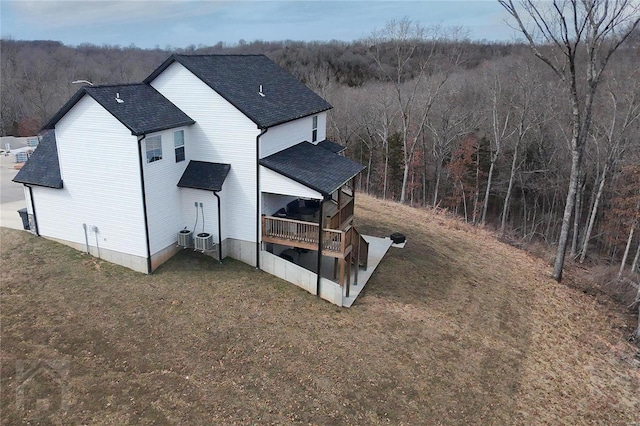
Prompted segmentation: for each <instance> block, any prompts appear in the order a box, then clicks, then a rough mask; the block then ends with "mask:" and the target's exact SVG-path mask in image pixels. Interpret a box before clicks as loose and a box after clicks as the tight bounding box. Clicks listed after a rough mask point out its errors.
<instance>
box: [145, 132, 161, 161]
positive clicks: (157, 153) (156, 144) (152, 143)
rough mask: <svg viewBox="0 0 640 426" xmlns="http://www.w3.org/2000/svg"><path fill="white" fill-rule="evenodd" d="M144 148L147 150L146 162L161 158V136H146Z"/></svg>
mask: <svg viewBox="0 0 640 426" xmlns="http://www.w3.org/2000/svg"><path fill="white" fill-rule="evenodd" d="M145 149H146V152H147V163H153V162H154V161H158V160H162V138H161V137H160V135H158V136H149V137H148V138H146V140H145Z"/></svg>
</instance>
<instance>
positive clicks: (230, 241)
mask: <svg viewBox="0 0 640 426" xmlns="http://www.w3.org/2000/svg"><path fill="white" fill-rule="evenodd" d="M225 257H230V258H232V259H236V260H239V261H240V262H243V263H246V264H248V265H251V266H256V243H254V242H251V241H243V240H236V239H234V238H227V239H225V240H223V241H222V258H223V259H224V258H225Z"/></svg>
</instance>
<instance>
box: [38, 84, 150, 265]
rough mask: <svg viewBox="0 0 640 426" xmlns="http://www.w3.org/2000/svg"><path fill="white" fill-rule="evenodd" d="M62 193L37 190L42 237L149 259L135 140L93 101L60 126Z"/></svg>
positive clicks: (71, 113) (82, 104) (77, 108)
mask: <svg viewBox="0 0 640 426" xmlns="http://www.w3.org/2000/svg"><path fill="white" fill-rule="evenodd" d="M55 131H56V140H57V146H58V158H59V160H60V166H61V167H60V168H61V172H62V179H63V181H64V188H63V189H50V188H40V187H34V188H33V191H34V197H33V198H34V202H35V208H36V215H37V220H38V229H39V231H40V234H41V235H43V236H46V237H51V238H57V239H61V240H66V241H71V242H74V243H78V244H82V245H84V244H85V234H84V228H83V224H86V225H87V226H89V227H95V229H97V230H98V232H97V233H96V234H95V235H94V234H91V235H90V238H91V241H89V243H90V245H92V246H95V245H96V237H97V244H99V246H100V248H103V249H106V250H113V251H117V252H122V253H127V254H132V255H136V256H144V257H146V256H147V250H146V239H145V228H144V216H143V213H142V193H141V186H140V173H139V170H140V166H139V161H138V145H137V138H136V137H135V136H133V135H131V132H130V131H129V130H128V129H127V128H126V127H125V126H124V125H122V123H120V122H119V121H118V120H116V119H115V118H114V117H113V115H111V114H110V113H108V112H107V111H106V110H105V109H104V108H103V107H102V106H100V105H99V104H98V103H97V102H96V101H94V100H93V99H92V98H91V97H89V96H86V95H85V96H84V97H83V98H82V99H81V100H80V101H79V102H78V103H77V104H76V105H75V106H74V107H73V108H72V109H71V110H70V111H69V112H68V113H67V114H66V115H65V116H64V117H63V118H62V119H61V120H60V121H59V122H58V123H57V125H56V128H55Z"/></svg>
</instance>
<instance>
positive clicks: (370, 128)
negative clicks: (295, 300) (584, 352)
mask: <svg viewBox="0 0 640 426" xmlns="http://www.w3.org/2000/svg"><path fill="white" fill-rule="evenodd" d="M403 22H404V21H401V22H397V23H393V24H394V25H401V24H402V23H403ZM418 27H419V26H418ZM418 27H416V28H418ZM412 28H413V27H412ZM386 30H389V28H387V29H386ZM391 30H393V29H391ZM395 30H396V33H395V36H396V37H390V35H394V34H391V33H385V32H384V31H379V32H374V33H372V36H371V37H370V38H369V39H367V40H359V41H354V42H342V41H332V42H328V43H318V42H314V43H306V42H296V41H289V40H288V41H281V42H264V41H256V42H251V43H246V42H241V43H239V44H237V45H234V46H225V45H223V44H222V43H218V44H217V45H213V46H190V47H188V48H185V49H174V50H173V51H175V52H180V53H187V54H189V53H194V54H209V53H264V54H266V55H267V56H269V57H270V58H271V59H273V60H274V61H275V62H277V63H278V64H280V65H281V66H283V67H285V68H286V69H288V70H289V71H291V72H292V73H293V74H294V75H296V76H297V77H298V78H300V79H301V80H302V81H303V82H304V83H305V84H307V85H308V86H309V87H311V88H312V89H313V90H315V91H317V92H318V93H319V94H320V95H322V96H323V97H325V98H326V99H327V100H328V101H329V102H330V103H331V104H332V105H333V106H334V109H333V110H332V111H331V112H330V116H329V123H328V127H329V128H328V134H329V137H330V138H331V139H333V140H335V141H337V142H339V143H341V144H343V145H345V146H347V147H348V150H347V155H348V156H350V157H352V158H354V159H356V160H358V161H360V162H361V163H363V164H365V165H366V166H367V169H366V171H365V172H364V174H363V176H362V179H361V182H360V190H361V191H363V192H366V193H369V194H372V195H375V196H378V197H381V198H385V199H394V200H401V201H404V202H406V203H408V204H411V205H413V206H433V207H439V208H444V209H448V210H450V211H454V212H456V213H457V214H459V215H460V216H462V217H463V218H464V219H465V220H466V221H468V222H470V223H474V224H487V225H490V226H494V227H496V229H498V230H499V231H500V232H501V233H502V234H504V235H506V236H508V237H510V238H511V239H512V240H513V241H517V242H523V243H529V242H536V241H537V242H543V243H545V244H549V245H551V246H553V245H554V244H556V242H557V241H558V237H559V232H560V225H561V220H562V215H563V209H564V205H565V204H564V200H565V198H566V194H567V188H568V184H569V180H568V179H569V174H570V167H571V153H570V150H569V142H570V137H571V128H570V123H571V121H570V119H569V116H570V115H571V113H572V111H571V110H570V108H569V106H568V104H567V102H564V100H563V97H564V96H566V89H565V88H564V87H563V86H561V85H560V84H559V82H558V80H557V79H556V78H554V76H553V73H552V71H551V70H550V69H549V67H547V66H546V65H545V64H544V63H543V62H542V61H540V60H539V59H537V58H535V57H534V56H533V55H532V54H531V52H530V50H529V48H528V46H525V45H522V44H483V43H476V42H470V41H468V40H466V39H465V38H464V37H463V36H462V35H460V33H459V32H456V31H452V30H447V31H446V32H438V31H436V29H422V31H421V32H420V33H419V34H418V33H413V34H409V33H406V34H404V36H405V38H402V34H401V32H402V28H400V27H398V28H395ZM397 31H400V32H397ZM412 31H413V30H412ZM398 35H400V37H398ZM639 39H640V37H638V32H637V31H636V33H634V34H632V36H631V37H630V38H629V39H627V40H626V41H625V43H624V44H623V45H622V46H621V47H620V48H619V49H618V51H617V52H616V53H615V55H614V56H613V57H612V58H611V60H610V63H609V64H608V67H607V68H606V70H605V73H604V74H603V77H602V81H601V82H600V88H599V91H598V93H597V96H596V98H595V100H594V110H593V111H594V113H593V117H592V125H591V127H590V131H589V135H588V139H587V141H586V144H587V146H586V148H585V150H584V158H583V159H582V161H583V164H582V168H581V172H580V176H579V182H578V190H577V195H576V202H575V211H574V219H575V220H574V226H573V227H572V232H571V239H570V250H569V251H570V253H569V254H570V256H571V257H572V258H574V259H576V260H579V261H580V262H583V261H584V262H588V261H590V260H596V259H598V260H599V261H601V260H602V259H604V260H605V261H607V262H610V263H611V264H614V265H617V266H616V268H619V267H620V265H621V261H622V260H623V258H624V264H623V265H622V266H625V265H626V267H625V268H621V270H622V272H623V275H624V274H626V273H631V274H633V272H634V271H635V272H636V273H637V272H638V263H639V260H638V258H639V255H640V232H638V230H637V229H636V228H637V226H638V218H639V216H640V180H638V179H639V177H640V173H639V172H638V170H639V168H640V139H639V136H638V135H639V134H640V79H639V77H640V75H639V73H640V69H639V68H638V65H637V64H638V59H639V56H640V43H639V41H638V40H639ZM1 49H2V57H1V66H2V70H1V71H2V93H1V96H0V99H1V116H2V120H1V128H0V130H1V133H2V135H30V134H34V133H36V132H37V131H38V129H39V128H40V127H41V126H42V125H43V124H44V123H45V122H46V121H47V120H48V118H50V117H51V116H52V115H53V114H54V113H55V112H56V111H57V109H58V108H60V106H61V105H62V104H63V103H64V102H65V101H66V100H67V99H69V97H70V96H71V95H72V94H73V93H75V91H76V90H78V85H77V84H72V81H74V80H80V79H82V80H89V81H91V82H92V83H93V84H96V85H97V84H106V83H126V82H134V81H141V80H142V79H143V78H144V77H146V76H147V75H148V74H149V73H151V71H153V70H154V68H155V67H156V66H158V65H159V64H160V63H161V62H162V61H163V60H164V59H166V58H167V57H168V56H169V55H170V54H171V53H172V51H169V50H163V49H159V48H158V49H154V50H145V49H140V48H136V47H134V46H131V47H120V46H94V45H80V46H77V47H70V46H65V45H62V44H61V43H59V42H55V41H32V42H28V41H16V40H2V41H1ZM543 49H544V47H543ZM578 60H579V62H578V65H579V66H581V65H583V64H582V62H584V58H582V57H578ZM580 61H582V62H580ZM580 78H585V77H584V76H581V77H580ZM631 276H632V275H631ZM635 276H636V278H635V281H636V282H637V280H638V279H637V275H635Z"/></svg>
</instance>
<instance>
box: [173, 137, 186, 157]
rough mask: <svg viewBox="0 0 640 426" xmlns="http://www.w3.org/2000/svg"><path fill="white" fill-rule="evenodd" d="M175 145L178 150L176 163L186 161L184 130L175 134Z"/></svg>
mask: <svg viewBox="0 0 640 426" xmlns="http://www.w3.org/2000/svg"><path fill="white" fill-rule="evenodd" d="M173 145H174V146H175V149H176V163H179V162H181V161H184V130H178V131H177V132H173Z"/></svg>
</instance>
